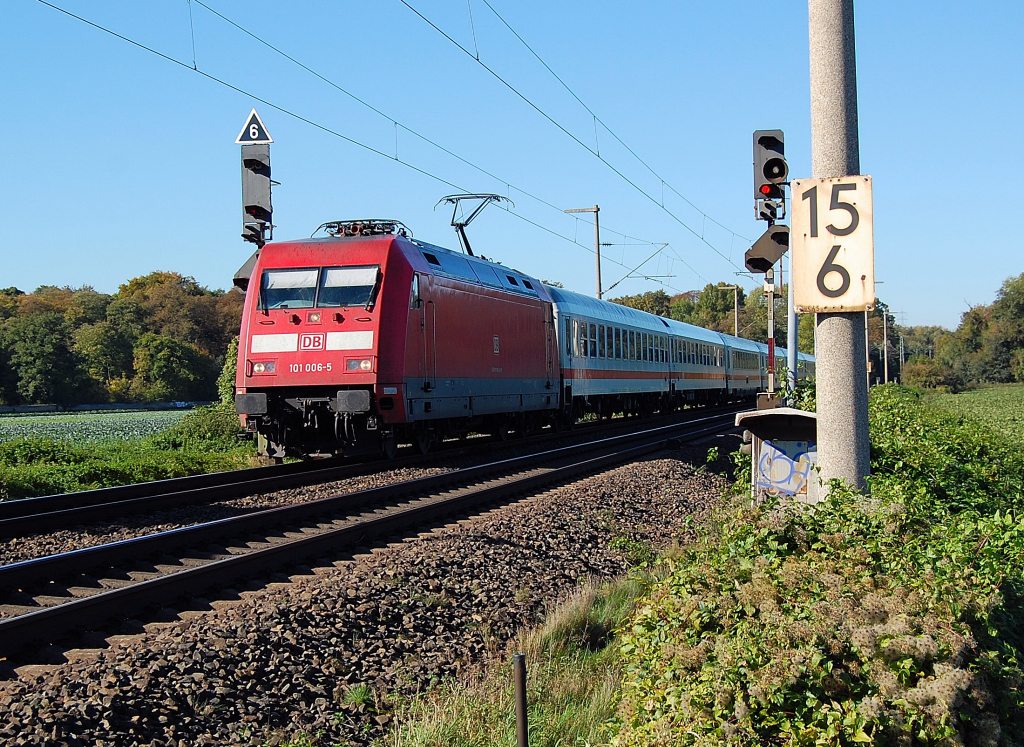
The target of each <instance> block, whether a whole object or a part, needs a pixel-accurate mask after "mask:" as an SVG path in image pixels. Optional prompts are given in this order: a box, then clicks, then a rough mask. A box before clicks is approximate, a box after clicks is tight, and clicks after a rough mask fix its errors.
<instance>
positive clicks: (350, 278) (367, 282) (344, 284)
mask: <svg viewBox="0 0 1024 747" xmlns="http://www.w3.org/2000/svg"><path fill="white" fill-rule="evenodd" d="M379 272H380V267H378V266H377V265H371V266H369V267H325V268H324V271H323V273H322V277H321V279H320V293H319V296H318V298H317V306H321V307H329V308H334V307H339V306H369V305H370V303H372V301H373V296H374V294H375V293H376V290H377V285H378V277H379Z"/></svg>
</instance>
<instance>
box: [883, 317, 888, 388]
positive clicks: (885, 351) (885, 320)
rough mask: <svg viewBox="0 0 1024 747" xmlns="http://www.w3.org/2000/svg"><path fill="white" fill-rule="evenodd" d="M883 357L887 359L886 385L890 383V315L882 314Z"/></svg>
mask: <svg viewBox="0 0 1024 747" xmlns="http://www.w3.org/2000/svg"><path fill="white" fill-rule="evenodd" d="M882 357H883V358H884V359H885V383H886V384H888V383H889V315H888V314H887V313H885V312H884V311H883V312H882Z"/></svg>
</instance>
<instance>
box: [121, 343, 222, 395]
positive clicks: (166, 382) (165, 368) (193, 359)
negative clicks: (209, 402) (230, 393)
mask: <svg viewBox="0 0 1024 747" xmlns="http://www.w3.org/2000/svg"><path fill="white" fill-rule="evenodd" d="M134 365H135V378H134V379H133V380H132V386H131V394H132V397H133V398H136V399H141V400H145V401H149V402H161V401H166V400H195V399H214V398H215V397H216V395H217V386H216V381H217V373H218V371H217V367H216V362H215V361H214V360H213V358H211V357H210V356H209V355H206V354H205V353H203V352H201V351H200V350H198V349H197V348H196V347H195V346H194V345H190V344H189V343H187V342H184V341H182V340H178V339H176V338H174V337H170V336H168V335H157V334H154V333H152V332H147V333H146V334H144V335H143V336H142V337H140V338H139V340H138V342H136V343H135V361H134Z"/></svg>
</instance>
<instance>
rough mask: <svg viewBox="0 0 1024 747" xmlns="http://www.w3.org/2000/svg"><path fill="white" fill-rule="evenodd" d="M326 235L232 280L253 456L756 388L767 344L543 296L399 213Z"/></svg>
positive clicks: (533, 423)
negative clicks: (439, 242)
mask: <svg viewBox="0 0 1024 747" xmlns="http://www.w3.org/2000/svg"><path fill="white" fill-rule="evenodd" d="M323 228H325V229H326V231H327V233H328V236H327V237H325V238H315V239H306V240H300V241H286V242H284V241H283V242H273V243H270V244H267V245H265V246H264V247H263V248H262V249H261V250H260V251H259V252H257V254H256V255H254V258H253V260H250V263H247V265H246V266H245V267H244V268H243V270H242V271H240V272H241V274H242V276H243V277H242V278H241V280H242V282H241V284H242V285H244V284H245V282H244V281H245V278H248V286H247V289H246V301H245V309H244V312H243V317H242V327H241V335H240V342H239V347H238V373H237V378H236V389H235V391H236V395H235V404H236V409H237V411H238V413H239V415H240V416H241V418H242V420H243V422H244V424H245V426H246V428H247V430H249V431H250V432H254V433H255V434H256V435H257V437H258V440H259V451H260V453H261V454H264V455H266V456H269V457H273V458H280V457H283V456H285V455H286V454H291V455H299V456H309V455H322V454H336V453H341V452H344V453H353V452H357V451H367V450H370V449H372V450H377V449H379V450H380V451H381V452H382V453H383V454H384V455H385V456H389V457H390V456H393V455H394V453H395V449H396V447H397V445H398V444H399V443H412V444H414V445H415V446H416V447H417V448H418V449H419V450H420V451H424V452H425V451H426V450H427V449H429V448H430V446H431V444H432V443H433V442H435V441H436V440H438V439H441V438H446V437H453V436H464V435H465V434H467V433H468V432H470V431H471V430H473V431H478V432H485V433H486V432H489V433H493V434H495V435H496V436H497V437H499V438H506V437H507V436H508V434H509V433H510V432H511V431H520V432H523V433H526V432H529V431H531V430H534V429H536V428H539V427H542V426H544V425H548V424H555V425H557V424H559V423H571V422H572V421H573V420H574V419H576V418H578V417H580V416H582V415H583V414H585V413H587V412H596V413H598V414H601V415H607V414H610V413H612V412H644V411H648V410H654V409H666V408H670V407H675V406H679V405H681V404H683V403H684V402H686V401H695V400H703V401H719V400H725V399H727V398H737V397H740V396H749V395H751V394H752V393H753V392H754V391H756V390H757V389H758V388H760V387H761V386H763V381H764V378H763V369H764V367H765V366H764V364H765V352H766V350H765V346H763V345H760V346H759V345H757V344H756V343H752V342H750V341H748V340H738V339H736V338H732V337H729V336H728V335H720V334H719V333H717V332H711V331H708V330H704V329H700V328H698V327H692V326H691V325H686V324H682V323H680V322H675V321H672V320H664V319H662V318H660V317H656V316H653V315H651V314H645V313H644V312H640V311H636V310H634V309H626V308H625V307H622V306H617V305H615V304H608V303H605V302H602V301H596V300H594V299H589V298H586V297H584V296H580V295H578V294H574V293H570V292H568V291H564V290H557V289H554V288H547V287H546V286H544V285H542V284H541V283H540V282H539V281H538V280H537V279H535V278H532V277H530V276H528V275H524V274H523V273H521V272H518V271H516V270H513V269H510V268H507V267H504V266H502V265H500V264H496V263H493V262H488V261H486V260H484V259H483V258H479V257H474V256H471V255H465V254H461V253H456V252H451V251H449V250H447V249H443V248H441V247H437V246H432V245H430V244H426V243H424V242H421V241H417V240H415V239H413V238H412V237H411V235H410V234H409V232H408V230H407V229H406V228H405V227H404V226H402V224H401V223H399V222H397V221H385V220H365V221H339V222H334V223H329V224H325V226H324V227H323ZM758 352H760V355H758ZM779 352H780V354H781V352H782V351H779ZM801 358H802V365H803V366H804V369H805V370H804V371H802V372H801V373H811V371H810V370H809V369H810V368H812V367H813V359H810V358H809V356H801ZM752 379H753V381H752Z"/></svg>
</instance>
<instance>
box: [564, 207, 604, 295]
mask: <svg viewBox="0 0 1024 747" xmlns="http://www.w3.org/2000/svg"><path fill="white" fill-rule="evenodd" d="M565 212H567V213H593V214H594V260H595V262H596V263H597V266H596V270H597V274H596V277H597V300H598V301H600V300H601V224H600V222H599V221H598V219H597V214H598V213H599V212H601V208H599V207H598V206H597V205H594V207H592V208H577V209H575V210H566V211H565Z"/></svg>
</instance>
